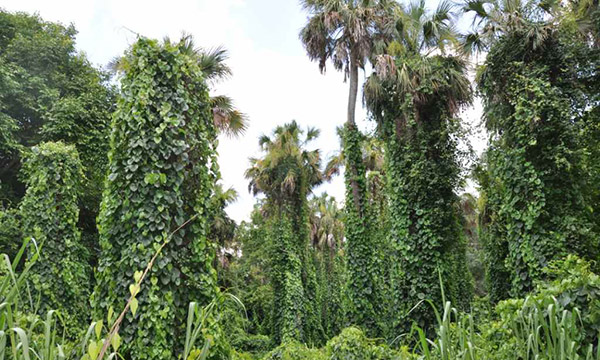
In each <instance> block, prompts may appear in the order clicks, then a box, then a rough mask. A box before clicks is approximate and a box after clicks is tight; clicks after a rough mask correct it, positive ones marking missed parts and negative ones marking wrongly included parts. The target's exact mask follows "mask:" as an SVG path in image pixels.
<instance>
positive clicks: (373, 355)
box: [325, 327, 410, 360]
mask: <svg viewBox="0 0 600 360" xmlns="http://www.w3.org/2000/svg"><path fill="white" fill-rule="evenodd" d="M325 353H326V354H327V359H331V360H345V359H363V360H401V359H410V357H404V356H402V355H401V354H400V353H398V352H396V351H394V350H391V349H390V348H388V347H387V346H386V345H382V344H379V343H378V342H377V341H375V340H372V339H368V338H367V337H366V336H365V334H364V333H363V332H362V331H361V330H359V329H357V328H353V327H349V328H345V329H344V330H342V332H341V333H340V335H338V336H336V337H334V338H333V339H331V340H329V341H328V342H327V346H326V347H325Z"/></svg>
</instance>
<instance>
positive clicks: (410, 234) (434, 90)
mask: <svg viewBox="0 0 600 360" xmlns="http://www.w3.org/2000/svg"><path fill="white" fill-rule="evenodd" d="M395 61H396V66H397V67H398V68H401V67H402V66H405V67H407V68H408V69H411V71H413V72H411V73H410V74H409V75H408V76H409V77H412V78H411V79H410V81H412V82H413V83H416V84H417V85H416V87H414V88H410V87H407V86H404V84H402V80H403V79H398V80H395V79H393V78H392V79H383V78H382V79H375V81H380V83H381V85H382V88H383V89H384V90H383V94H382V95H381V96H378V97H377V98H370V99H368V103H369V105H370V110H371V111H372V113H373V114H374V116H375V119H376V120H377V121H378V124H379V127H380V134H381V136H382V138H383V140H384V142H385V160H386V167H385V170H386V176H387V177H386V185H387V194H388V197H389V222H390V242H391V246H392V248H393V253H394V257H395V258H396V259H398V261H397V262H396V263H395V264H392V265H393V267H394V268H393V269H392V270H391V275H390V276H391V277H392V281H391V291H392V294H393V300H394V302H395V303H394V304H393V308H394V309H395V311H396V312H397V313H407V312H408V311H409V310H410V309H411V308H412V307H414V306H416V305H418V304H420V303H421V302H423V301H424V300H427V299H429V300H432V301H433V302H434V303H436V304H439V303H441V296H442V289H441V288H440V279H439V276H438V274H439V273H441V275H442V279H443V284H444V290H445V293H446V296H447V297H448V298H449V299H451V300H452V301H453V303H455V304H457V305H459V306H466V305H468V303H469V301H470V298H471V296H472V292H473V285H472V281H471V279H470V273H469V271H468V269H467V268H466V258H465V243H464V242H465V240H464V238H463V236H462V235H461V229H460V223H459V217H458V210H457V209H456V207H455V206H454V204H455V203H456V199H457V196H456V193H455V191H456V190H457V189H458V187H459V184H460V180H461V162H460V160H461V159H460V158H461V151H459V149H458V144H457V134H458V133H459V130H460V123H459V120H458V119H457V117H456V114H457V111H458V109H459V108H460V107H461V106H463V105H465V104H467V103H469V102H470V100H471V92H470V87H469V85H468V81H467V80H466V69H465V65H464V63H462V62H461V61H460V60H458V59H456V58H453V57H444V56H434V57H424V56H421V55H418V54H416V55H409V54H402V53H398V54H396V59H395ZM414 69H418V70H414ZM373 76H377V75H373ZM433 316H434V314H433V312H432V311H431V309H430V308H429V307H428V306H427V305H422V304H421V305H420V306H417V307H416V308H415V309H413V311H411V312H410V318H411V319H412V320H414V321H416V322H417V323H418V324H419V325H420V326H423V327H425V328H427V327H429V326H431V325H432V324H433V321H434V317H433ZM394 325H395V326H396V327H398V326H400V327H401V326H403V325H402V324H401V323H396V324H394ZM405 325H406V322H404V326H405ZM408 325H409V326H410V322H408Z"/></svg>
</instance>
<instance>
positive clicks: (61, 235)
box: [20, 142, 91, 336]
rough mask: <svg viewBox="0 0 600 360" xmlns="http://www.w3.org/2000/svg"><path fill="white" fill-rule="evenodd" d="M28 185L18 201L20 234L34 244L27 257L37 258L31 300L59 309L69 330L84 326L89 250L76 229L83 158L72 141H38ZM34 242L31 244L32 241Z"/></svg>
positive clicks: (27, 167) (25, 169)
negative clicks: (70, 143)
mask: <svg viewBox="0 0 600 360" xmlns="http://www.w3.org/2000/svg"><path fill="white" fill-rule="evenodd" d="M23 175H24V178H25V179H26V180H25V183H26V185H27V191H26V193H25V197H24V198H23V200H22V202H21V208H20V213H21V214H20V215H21V218H22V226H23V234H24V235H25V236H27V237H30V238H31V240H32V243H30V248H29V250H28V258H29V259H30V260H31V259H32V258H33V257H34V256H36V253H37V251H36V247H35V245H37V248H38V249H39V258H38V259H37V261H36V262H35V263H34V265H33V267H32V275H31V280H32V283H33V289H34V291H35V294H34V298H36V299H37V297H38V296H39V299H40V305H39V306H40V308H39V311H40V313H41V314H45V313H46V312H48V311H50V310H58V311H59V312H60V313H61V314H62V315H63V318H64V319H65V322H66V325H67V326H66V328H67V329H68V332H69V335H70V336H77V335H78V334H76V333H72V332H71V331H70V330H71V329H74V328H81V327H83V326H86V324H87V322H88V321H89V319H90V315H91V314H90V312H89V308H88V306H86V304H87V303H88V301H89V294H90V290H91V286H90V276H91V268H90V266H89V264H88V262H87V260H88V259H89V252H88V250H87V249H86V248H85V247H84V246H83V245H82V244H81V234H80V231H79V229H78V228H77V221H78V218H79V208H78V206H77V198H78V196H77V195H78V194H77V192H78V189H79V186H80V184H81V183H80V182H81V180H82V179H83V171H82V166H81V161H80V160H79V155H78V153H77V150H75V147H74V146H73V145H65V144H63V143H52V142H48V143H42V144H40V145H38V146H35V147H33V149H32V151H31V154H30V155H29V157H28V159H27V160H26V162H25V165H24V167H23ZM33 242H35V244H34V243H33Z"/></svg>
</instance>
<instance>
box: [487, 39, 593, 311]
mask: <svg viewBox="0 0 600 360" xmlns="http://www.w3.org/2000/svg"><path fill="white" fill-rule="evenodd" d="M568 56H569V54H568V49H567V47H566V46H565V45H564V44H563V43H562V40H561V39H560V37H559V36H558V35H557V34H554V35H553V36H550V37H548V38H547V39H546V40H545V42H544V44H543V46H541V47H537V48H535V47H533V45H532V44H531V43H530V42H529V41H528V40H527V35H526V34H525V33H520V32H517V31H515V32H514V33H510V34H507V35H506V36H505V37H503V38H502V39H500V40H498V41H497V42H496V43H495V44H494V46H493V47H492V49H491V51H490V53H489V55H488V58H487V61H486V65H485V67H484V68H483V69H482V71H481V74H480V77H479V88H480V90H481V92H482V94H483V96H484V100H485V120H486V127H487V128H488V130H489V131H490V132H491V133H492V135H493V136H492V137H491V143H490V147H489V149H488V150H487V152H486V157H485V166H486V171H487V172H489V175H485V176H484V177H485V179H484V182H483V183H482V190H483V192H484V193H485V198H486V209H485V213H486V214H485V216H486V219H485V224H484V225H485V229H484V230H485V232H486V234H485V238H486V242H487V246H486V248H487V250H488V258H490V260H491V261H490V263H491V264H492V265H493V266H494V270H492V269H490V271H489V273H490V274H491V275H490V276H491V277H495V276H497V275H495V273H497V274H498V275H499V278H498V279H493V281H492V283H491V285H492V289H491V293H492V297H493V298H495V299H501V298H506V296H507V294H505V293H503V291H505V290H504V285H503V284H502V281H505V278H506V275H504V274H506V273H510V274H511V275H509V276H510V278H509V280H510V281H511V284H512V286H511V291H510V293H511V294H513V295H516V296H519V295H523V294H525V293H527V292H528V291H530V290H532V289H533V286H534V283H535V281H536V280H537V279H540V278H542V277H543V273H542V268H543V267H544V266H546V265H547V264H548V263H549V262H550V261H552V260H553V259H558V258H560V257H562V256H564V255H565V254H568V253H575V254H581V255H585V256H589V257H590V258H595V257H596V254H597V253H598V249H597V247H598V245H597V241H596V240H595V229H594V226H593V222H592V220H591V218H590V217H591V216H592V214H591V211H590V210H591V209H590V208H589V207H588V206H587V204H586V191H585V179H586V177H585V174H584V173H583V171H582V144H581V142H580V141H579V139H578V131H579V130H578V123H577V121H574V118H575V119H576V118H577V117H578V116H579V111H577V110H576V108H574V107H575V106H576V100H577V99H576V97H575V96H576V93H575V90H576V85H575V84H574V83H573V80H572V79H573V78H575V77H577V74H576V73H575V72H574V71H572V70H570V68H572V67H571V66H570V65H569V64H568V61H569V58H568ZM577 106H580V105H577ZM584 107H585V106H584ZM502 263H504V265H505V266H506V270H501V269H498V270H496V268H499V267H501V264H502ZM494 286H495V287H494Z"/></svg>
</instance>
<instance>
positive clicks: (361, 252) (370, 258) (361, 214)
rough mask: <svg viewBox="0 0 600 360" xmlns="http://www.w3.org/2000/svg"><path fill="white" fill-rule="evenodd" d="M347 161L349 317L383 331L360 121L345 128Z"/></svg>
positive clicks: (373, 331) (372, 331) (380, 281)
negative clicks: (380, 321)
mask: <svg viewBox="0 0 600 360" xmlns="http://www.w3.org/2000/svg"><path fill="white" fill-rule="evenodd" d="M342 140H343V155H344V159H345V162H346V173H345V182H346V206H345V209H346V217H345V224H344V225H345V236H346V249H345V255H346V269H347V274H346V279H347V284H346V294H345V301H346V304H345V306H344V308H345V313H346V317H347V321H348V323H349V324H354V325H358V326H362V327H364V328H365V329H366V330H368V332H369V333H370V334H379V333H380V331H381V324H379V323H378V322H377V319H379V315H378V314H381V312H380V310H381V309H380V307H381V306H382V305H383V304H381V301H380V300H381V298H380V297H381V289H382V287H383V279H382V277H381V268H380V267H379V266H378V265H379V264H378V263H377V261H376V256H377V255H378V252H377V251H378V250H380V249H378V247H377V246H376V245H375V243H374V242H373V239H374V236H373V235H374V234H375V233H376V232H375V231H374V222H375V220H374V214H373V208H372V207H371V206H370V204H369V203H368V197H367V177H366V168H365V164H364V159H363V142H364V136H363V134H362V133H361V132H360V131H359V130H358V129H357V128H356V125H350V124H346V126H345V128H344V129H343V132H342Z"/></svg>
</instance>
